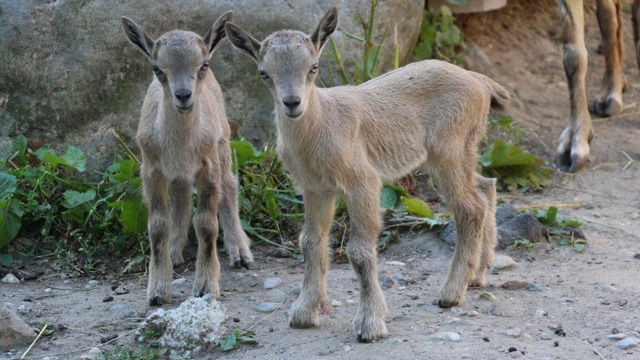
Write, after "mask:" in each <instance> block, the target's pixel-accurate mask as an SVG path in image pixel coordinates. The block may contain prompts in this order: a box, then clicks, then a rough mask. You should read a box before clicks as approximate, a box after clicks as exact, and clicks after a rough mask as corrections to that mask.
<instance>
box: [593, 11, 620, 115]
mask: <svg viewBox="0 0 640 360" xmlns="http://www.w3.org/2000/svg"><path fill="white" fill-rule="evenodd" d="M620 13H621V4H620V1H619V0H598V8H597V15H598V24H599V25H600V33H601V34H602V52H603V55H604V60H605V64H606V66H605V73H604V77H603V78H602V85H601V86H600V91H599V92H598V94H597V95H596V96H595V97H594V99H593V103H592V106H591V111H592V112H593V113H595V114H598V115H601V116H612V115H615V114H617V113H619V112H620V111H622V92H623V91H624V90H625V87H626V83H627V81H626V79H625V77H624V73H623V72H622V60H623V45H622V16H621V14H620Z"/></svg>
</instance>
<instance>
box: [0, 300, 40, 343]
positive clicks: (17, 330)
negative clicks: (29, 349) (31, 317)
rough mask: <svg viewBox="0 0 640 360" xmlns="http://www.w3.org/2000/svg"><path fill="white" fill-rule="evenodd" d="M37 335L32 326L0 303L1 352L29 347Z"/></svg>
mask: <svg viewBox="0 0 640 360" xmlns="http://www.w3.org/2000/svg"><path fill="white" fill-rule="evenodd" d="M36 335H37V334H36V333H35V331H33V329H32V328H31V326H29V325H27V323H25V322H24V321H23V320H22V319H21V318H20V316H18V314H16V313H15V312H14V311H12V310H10V309H9V308H8V307H7V306H6V305H5V304H4V302H2V301H0V351H2V352H5V351H9V350H11V349H16V348H22V347H23V346H26V345H29V344H30V343H31V342H32V341H33V339H35V338H36Z"/></svg>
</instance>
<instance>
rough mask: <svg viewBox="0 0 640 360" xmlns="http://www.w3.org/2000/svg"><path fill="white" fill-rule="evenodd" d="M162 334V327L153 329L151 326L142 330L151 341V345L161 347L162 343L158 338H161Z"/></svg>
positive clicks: (144, 335) (144, 336) (146, 338)
mask: <svg viewBox="0 0 640 360" xmlns="http://www.w3.org/2000/svg"><path fill="white" fill-rule="evenodd" d="M161 336H162V330H160V329H151V328H145V329H144V331H143V332H142V337H143V338H144V339H145V340H147V341H149V347H154V348H157V347H160V343H159V342H158V339H160V337H161Z"/></svg>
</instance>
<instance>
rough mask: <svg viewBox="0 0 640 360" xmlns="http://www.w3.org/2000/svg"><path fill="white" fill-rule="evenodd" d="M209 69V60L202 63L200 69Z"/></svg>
mask: <svg viewBox="0 0 640 360" xmlns="http://www.w3.org/2000/svg"><path fill="white" fill-rule="evenodd" d="M207 69H209V63H208V62H206V63H204V64H202V67H200V71H206V70H207Z"/></svg>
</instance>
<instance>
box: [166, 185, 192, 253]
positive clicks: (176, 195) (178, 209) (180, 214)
mask: <svg viewBox="0 0 640 360" xmlns="http://www.w3.org/2000/svg"><path fill="white" fill-rule="evenodd" d="M192 186H193V184H192V183H191V181H188V180H185V179H174V180H173V181H171V183H170V184H169V203H170V204H171V206H170V207H169V211H170V213H171V223H172V224H171V225H172V226H171V260H172V262H173V265H180V264H182V263H183V262H184V259H183V257H182V249H184V246H185V245H186V243H187V235H188V232H189V223H190V220H191V189H192Z"/></svg>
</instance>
